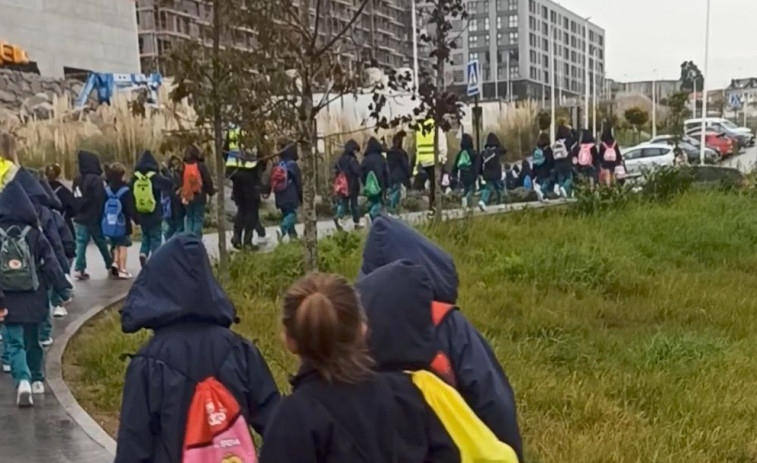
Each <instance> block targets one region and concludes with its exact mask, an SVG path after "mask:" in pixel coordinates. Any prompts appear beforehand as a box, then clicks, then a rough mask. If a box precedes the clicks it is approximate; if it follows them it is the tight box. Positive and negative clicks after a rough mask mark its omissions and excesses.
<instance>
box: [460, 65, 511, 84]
mask: <svg viewBox="0 0 757 463" xmlns="http://www.w3.org/2000/svg"><path fill="white" fill-rule="evenodd" d="M481 72H482V74H483V80H484V81H491V69H489V67H488V66H483V67H482V69H481ZM518 78H520V67H518V66H511V67H510V79H511V80H516V79H518ZM452 80H453V81H454V82H455V83H464V82H465V71H461V70H456V71H453V72H452ZM497 80H500V81H503V80H507V69H506V68H505V67H504V66H500V67H498V68H497Z"/></svg>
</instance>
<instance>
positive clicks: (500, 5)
mask: <svg viewBox="0 0 757 463" xmlns="http://www.w3.org/2000/svg"><path fill="white" fill-rule="evenodd" d="M506 2H507V0H497V11H505V9H506V8H507V3H506Z"/></svg>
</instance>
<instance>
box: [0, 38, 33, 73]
mask: <svg viewBox="0 0 757 463" xmlns="http://www.w3.org/2000/svg"><path fill="white" fill-rule="evenodd" d="M28 62H29V57H28V56H26V51H24V49H23V48H21V47H19V46H17V45H11V44H10V43H7V42H3V41H0V67H2V66H4V65H8V64H27V63H28Z"/></svg>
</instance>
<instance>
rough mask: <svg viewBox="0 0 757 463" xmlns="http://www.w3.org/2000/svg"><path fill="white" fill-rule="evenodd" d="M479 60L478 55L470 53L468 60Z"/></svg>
mask: <svg viewBox="0 0 757 463" xmlns="http://www.w3.org/2000/svg"><path fill="white" fill-rule="evenodd" d="M477 59H478V53H470V54H468V60H469V61H474V60H477Z"/></svg>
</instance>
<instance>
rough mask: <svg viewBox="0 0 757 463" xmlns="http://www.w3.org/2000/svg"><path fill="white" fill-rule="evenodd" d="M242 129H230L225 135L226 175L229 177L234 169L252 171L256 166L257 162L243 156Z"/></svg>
mask: <svg viewBox="0 0 757 463" xmlns="http://www.w3.org/2000/svg"><path fill="white" fill-rule="evenodd" d="M241 140H242V129H240V128H239V127H236V126H234V127H232V129H231V130H229V132H228V134H226V146H225V150H224V151H225V152H226V164H225V165H226V174H227V175H231V174H233V173H234V171H235V169H254V168H255V167H256V166H257V161H255V160H254V159H251V158H248V157H247V156H245V153H244V151H242V149H241Z"/></svg>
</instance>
